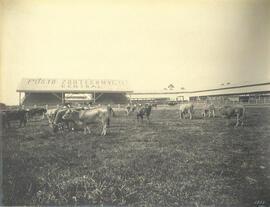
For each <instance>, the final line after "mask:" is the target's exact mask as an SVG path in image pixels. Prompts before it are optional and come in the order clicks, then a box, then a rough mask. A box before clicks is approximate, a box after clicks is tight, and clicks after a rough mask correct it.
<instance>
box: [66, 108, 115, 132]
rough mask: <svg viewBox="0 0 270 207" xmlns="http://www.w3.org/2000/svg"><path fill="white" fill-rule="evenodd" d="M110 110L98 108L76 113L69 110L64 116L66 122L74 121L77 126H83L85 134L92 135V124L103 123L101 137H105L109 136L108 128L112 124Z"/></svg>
mask: <svg viewBox="0 0 270 207" xmlns="http://www.w3.org/2000/svg"><path fill="white" fill-rule="evenodd" d="M110 116H111V112H110V110H109V109H108V108H107V109H103V108H97V109H92V110H82V111H76V110H72V109H68V110H67V111H66V113H65V114H64V116H63V119H64V120H69V121H73V122H74V123H75V124H76V125H77V126H81V127H82V128H83V129H84V134H87V131H88V132H89V134H90V133H91V131H90V128H89V125H90V124H92V123H96V122H98V123H101V125H102V132H101V136H105V135H106V134H107V127H108V126H109V124H110Z"/></svg>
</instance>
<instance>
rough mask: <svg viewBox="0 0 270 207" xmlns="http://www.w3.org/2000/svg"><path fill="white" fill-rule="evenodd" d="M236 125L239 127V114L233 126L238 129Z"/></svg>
mask: <svg viewBox="0 0 270 207" xmlns="http://www.w3.org/2000/svg"><path fill="white" fill-rule="evenodd" d="M238 125H239V113H237V115H236V125H235V127H238Z"/></svg>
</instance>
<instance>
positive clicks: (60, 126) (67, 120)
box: [0, 103, 245, 136]
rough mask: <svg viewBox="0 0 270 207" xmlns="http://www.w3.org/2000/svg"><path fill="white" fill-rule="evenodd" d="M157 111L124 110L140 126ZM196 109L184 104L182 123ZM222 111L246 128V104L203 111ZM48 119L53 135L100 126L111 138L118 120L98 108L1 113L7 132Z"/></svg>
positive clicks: (206, 106)
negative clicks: (16, 124) (15, 125)
mask: <svg viewBox="0 0 270 207" xmlns="http://www.w3.org/2000/svg"><path fill="white" fill-rule="evenodd" d="M153 107H157V105H155V104H150V103H147V104H128V105H126V106H125V107H124V110H125V115H126V116H130V115H132V114H133V116H134V117H135V119H137V121H138V122H142V121H143V119H144V117H146V119H147V120H148V121H150V115H151V112H152V108H153ZM122 109H123V108H122ZM195 109H196V105H195V104H193V103H181V104H180V106H179V108H178V111H179V119H186V118H189V119H193V114H194V111H195ZM217 110H218V111H219V113H220V115H221V116H222V117H226V118H232V117H235V118H236V124H235V127H238V126H239V125H240V124H241V125H242V126H243V125H244V120H245V107H244V106H243V105H242V104H234V105H223V106H219V107H218V106H215V104H213V103H211V104H204V105H203V107H202V110H201V111H202V117H213V118H214V117H216V111H217ZM37 116H38V117H40V119H45V118H46V119H47V120H48V124H49V126H50V127H51V128H52V129H53V132H58V131H61V132H63V131H64V130H72V131H76V130H79V129H83V130H84V133H85V134H87V133H91V131H90V127H89V126H90V125H91V124H93V123H99V124H100V125H101V127H102V132H101V135H102V136H105V135H106V134H107V128H108V127H109V126H110V120H111V118H112V117H114V116H116V115H115V111H114V110H113V108H112V107H111V106H110V105H107V106H100V105H99V106H95V107H90V106H89V107H71V106H70V105H68V106H63V107H57V108H55V109H46V108H37V107H36V108H33V109H22V108H21V109H16V110H1V119H0V120H2V125H3V127H4V128H10V127H12V126H11V122H13V121H19V126H20V127H22V126H24V127H25V126H26V125H27V121H29V120H31V119H34V118H36V117H37Z"/></svg>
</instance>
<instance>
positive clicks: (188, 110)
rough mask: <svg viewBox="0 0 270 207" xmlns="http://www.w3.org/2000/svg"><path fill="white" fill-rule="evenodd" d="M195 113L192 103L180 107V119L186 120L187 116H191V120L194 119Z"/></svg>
mask: <svg viewBox="0 0 270 207" xmlns="http://www.w3.org/2000/svg"><path fill="white" fill-rule="evenodd" d="M193 112H194V105H193V104H192V103H185V104H180V107H179V115H180V119H182V118H185V115H186V114H189V119H192V114H193Z"/></svg>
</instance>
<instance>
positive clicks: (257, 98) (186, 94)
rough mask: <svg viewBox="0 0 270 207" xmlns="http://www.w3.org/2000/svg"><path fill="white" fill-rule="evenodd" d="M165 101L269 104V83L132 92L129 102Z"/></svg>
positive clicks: (228, 84) (229, 84)
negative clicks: (188, 89)
mask: <svg viewBox="0 0 270 207" xmlns="http://www.w3.org/2000/svg"><path fill="white" fill-rule="evenodd" d="M160 98H163V99H166V100H174V101H204V100H213V101H214V100H224V99H227V100H231V101H233V102H237V101H238V102H239V101H240V102H249V103H264V102H270V82H265V83H255V84H239V85H232V84H231V83H227V84H226V85H225V84H222V86H220V87H216V88H208V89H201V90H190V91H185V90H179V91H176V90H175V91H173V92H172V91H171V92H169V91H152V92H151V91H143V92H134V93H133V94H132V95H131V100H136V101H138V100H140V99H141V100H147V99H149V100H154V99H160Z"/></svg>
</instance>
